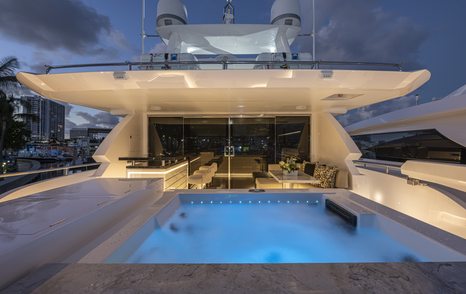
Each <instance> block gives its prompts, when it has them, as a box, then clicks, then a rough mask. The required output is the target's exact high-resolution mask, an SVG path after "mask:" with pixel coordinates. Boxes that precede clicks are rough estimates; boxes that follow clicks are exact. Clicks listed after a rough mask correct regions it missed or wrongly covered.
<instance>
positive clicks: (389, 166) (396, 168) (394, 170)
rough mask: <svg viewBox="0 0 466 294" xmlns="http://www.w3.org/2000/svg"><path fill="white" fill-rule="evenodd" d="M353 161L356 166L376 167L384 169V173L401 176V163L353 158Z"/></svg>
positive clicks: (379, 169) (380, 169)
mask: <svg viewBox="0 0 466 294" xmlns="http://www.w3.org/2000/svg"><path fill="white" fill-rule="evenodd" d="M353 163H354V165H355V166H356V167H362V168H366V169H376V170H378V171H384V172H385V173H386V174H393V175H396V176H401V166H402V165H403V163H395V162H393V163H392V162H385V161H368V160H355V161H353Z"/></svg>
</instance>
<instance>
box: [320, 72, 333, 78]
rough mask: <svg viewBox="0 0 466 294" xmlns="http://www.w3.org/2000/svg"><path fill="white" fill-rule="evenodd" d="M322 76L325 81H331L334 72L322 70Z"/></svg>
mask: <svg viewBox="0 0 466 294" xmlns="http://www.w3.org/2000/svg"><path fill="white" fill-rule="evenodd" d="M320 76H321V77H322V78H323V79H331V78H333V70H321V71H320Z"/></svg>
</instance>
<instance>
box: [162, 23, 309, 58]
mask: <svg viewBox="0 0 466 294" xmlns="http://www.w3.org/2000/svg"><path fill="white" fill-rule="evenodd" d="M157 31H158V32H159V34H160V37H161V38H162V39H163V40H164V42H165V43H166V44H167V45H168V51H169V52H175V53H176V52H179V53H192V54H259V53H276V52H289V51H290V49H289V44H291V43H293V41H294V39H295V38H296V36H297V35H298V34H299V31H300V28H299V27H295V26H280V25H259V24H258V25H246V24H209V25H172V26H164V27H159V28H157Z"/></svg>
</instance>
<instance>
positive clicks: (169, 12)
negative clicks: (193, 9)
mask: <svg viewBox="0 0 466 294" xmlns="http://www.w3.org/2000/svg"><path fill="white" fill-rule="evenodd" d="M187 19H188V13H187V11H186V6H185V5H184V4H183V2H182V1H180V0H159V3H158V4H157V26H158V27H162V26H169V25H184V24H186V23H187Z"/></svg>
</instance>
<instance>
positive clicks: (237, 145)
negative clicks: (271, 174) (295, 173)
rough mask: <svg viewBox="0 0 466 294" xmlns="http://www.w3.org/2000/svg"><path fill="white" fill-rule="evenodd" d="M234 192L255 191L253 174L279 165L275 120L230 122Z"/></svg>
mask: <svg viewBox="0 0 466 294" xmlns="http://www.w3.org/2000/svg"><path fill="white" fill-rule="evenodd" d="M229 143H230V150H231V151H232V152H233V153H232V154H231V156H230V157H229V162H230V177H229V178H230V188H232V189H250V188H254V180H253V176H252V174H253V173H254V172H266V171H267V165H268V164H269V163H274V161H275V118H230V140H229Z"/></svg>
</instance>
